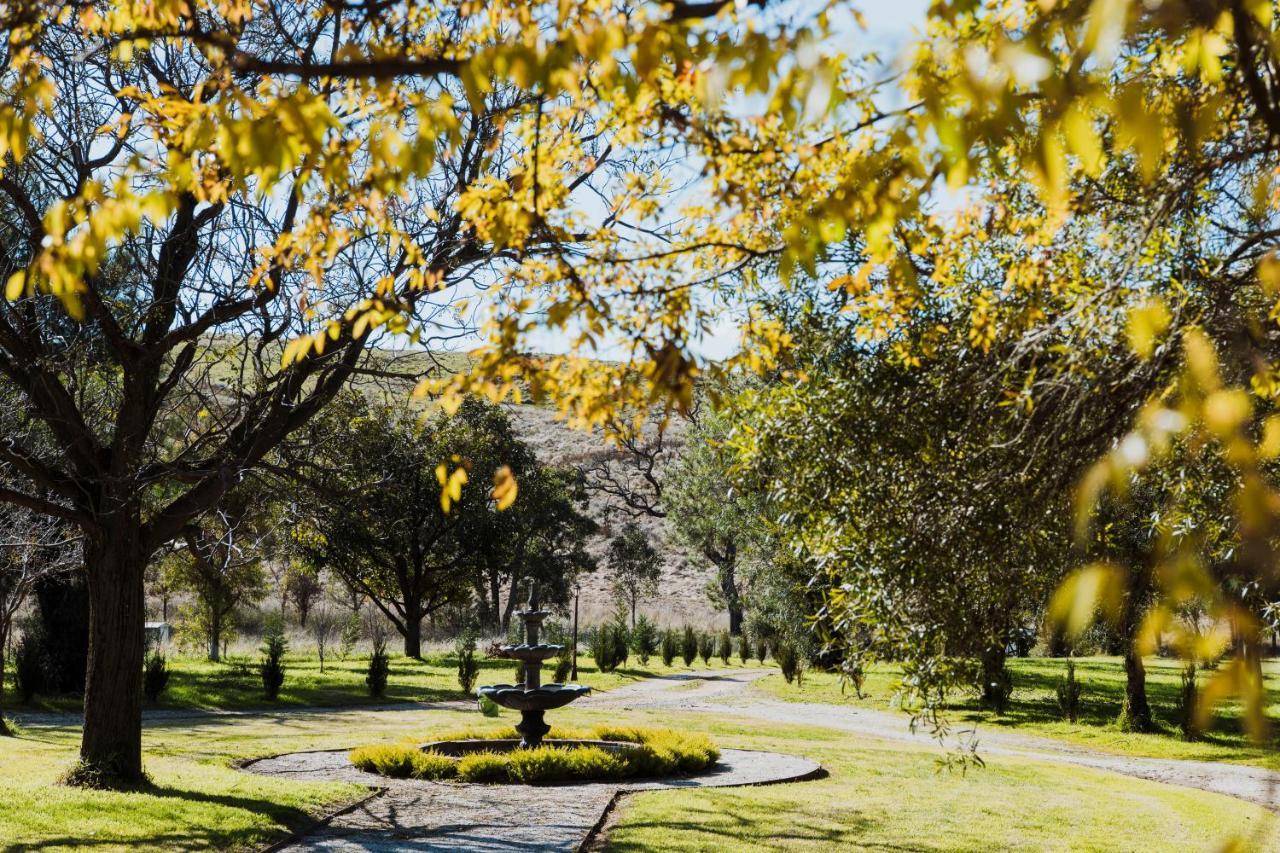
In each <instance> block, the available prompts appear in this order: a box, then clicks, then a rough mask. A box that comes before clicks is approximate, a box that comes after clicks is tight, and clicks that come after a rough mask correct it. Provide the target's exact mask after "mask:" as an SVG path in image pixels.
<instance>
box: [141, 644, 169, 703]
mask: <svg viewBox="0 0 1280 853" xmlns="http://www.w3.org/2000/svg"><path fill="white" fill-rule="evenodd" d="M168 686H169V667H168V665H167V664H166V663H165V659H164V655H162V654H160V652H159V651H154V652H152V653H151V655H150V656H149V657H148V658H147V665H146V668H145V669H144V670H143V672H142V693H143V695H145V696H146V697H147V701H148V702H150V703H151V704H153V705H154V704H155V703H156V702H157V701H159V699H160V696H161V694H163V693H164V691H165V688H167V687H168Z"/></svg>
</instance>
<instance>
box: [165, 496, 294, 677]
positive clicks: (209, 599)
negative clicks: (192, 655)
mask: <svg viewBox="0 0 1280 853" xmlns="http://www.w3.org/2000/svg"><path fill="white" fill-rule="evenodd" d="M265 503H266V494H265V493H264V492H263V490H262V488H261V484H260V483H258V482H257V481H250V482H247V483H245V484H242V485H241V486H240V487H239V488H238V489H236V490H234V491H232V492H230V493H228V494H227V495H226V496H225V497H224V498H223V501H222V504H221V506H219V507H218V509H217V511H216V512H213V513H210V514H209V515H208V516H206V517H205V518H203V519H200V520H199V521H193V522H190V523H188V524H187V525H186V526H185V527H184V529H183V532H182V543H183V545H184V546H185V559H184V560H183V561H182V563H181V564H180V566H181V568H180V569H179V571H180V573H181V574H180V577H181V579H182V583H183V585H184V586H185V587H186V588H187V589H188V590H189V591H190V592H192V593H194V594H195V597H196V607H197V613H198V619H197V623H198V626H199V630H201V631H202V632H203V633H204V636H205V640H206V642H207V647H208V657H209V660H211V661H217V660H220V659H221V657H222V654H221V649H222V642H223V637H224V634H225V632H226V630H227V628H228V627H229V620H230V618H231V616H232V614H233V612H234V611H235V609H236V608H237V607H239V606H240V605H241V604H243V603H245V602H251V601H256V600H257V599H260V598H261V597H262V596H263V595H265V594H266V575H265V573H264V572H263V569H262V562H263V558H264V543H265V542H266V540H267V538H268V537H269V536H270V533H271V531H272V527H271V523H272V522H271V518H270V513H269V512H266V511H264V509H265V507H264V505H265Z"/></svg>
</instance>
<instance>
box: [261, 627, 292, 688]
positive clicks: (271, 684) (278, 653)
mask: <svg viewBox="0 0 1280 853" xmlns="http://www.w3.org/2000/svg"><path fill="white" fill-rule="evenodd" d="M288 649H289V642H288V640H286V639H285V636H284V620H282V619H280V618H279V617H278V616H276V617H274V618H272V619H270V620H269V621H268V623H267V630H266V633H265V634H264V635H263V638H262V663H261V665H260V666H259V673H260V674H261V676H262V693H263V695H264V696H266V697H267V698H268V699H271V700H273V701H274V700H275V699H276V698H277V697H278V696H279V695H280V687H281V686H282V685H283V684H284V675H285V665H284V654H285V652H286V651H288Z"/></svg>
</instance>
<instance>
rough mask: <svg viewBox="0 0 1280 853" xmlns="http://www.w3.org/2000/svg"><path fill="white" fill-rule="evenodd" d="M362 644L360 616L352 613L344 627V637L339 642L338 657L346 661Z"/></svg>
mask: <svg viewBox="0 0 1280 853" xmlns="http://www.w3.org/2000/svg"><path fill="white" fill-rule="evenodd" d="M359 642H360V614H359V613H352V614H351V615H350V616H348V617H347V621H346V622H344V623H343V625H342V637H341V638H340V639H339V640H338V657H339V658H341V659H342V660H346V659H347V658H349V657H351V653H352V652H354V651H355V649H356V644H357V643H359Z"/></svg>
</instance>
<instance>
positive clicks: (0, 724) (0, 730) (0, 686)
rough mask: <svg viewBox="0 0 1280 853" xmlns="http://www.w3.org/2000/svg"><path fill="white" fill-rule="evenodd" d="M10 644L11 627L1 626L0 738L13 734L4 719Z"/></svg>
mask: <svg viewBox="0 0 1280 853" xmlns="http://www.w3.org/2000/svg"><path fill="white" fill-rule="evenodd" d="M8 644H9V626H8V625H4V624H0V737H5V736H8V735H11V734H13V732H12V731H11V730H10V729H9V724H8V723H7V722H5V719H4V665H5V661H6V660H7V659H8V658H7V656H6V655H5V651H6V650H7V649H8Z"/></svg>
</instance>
